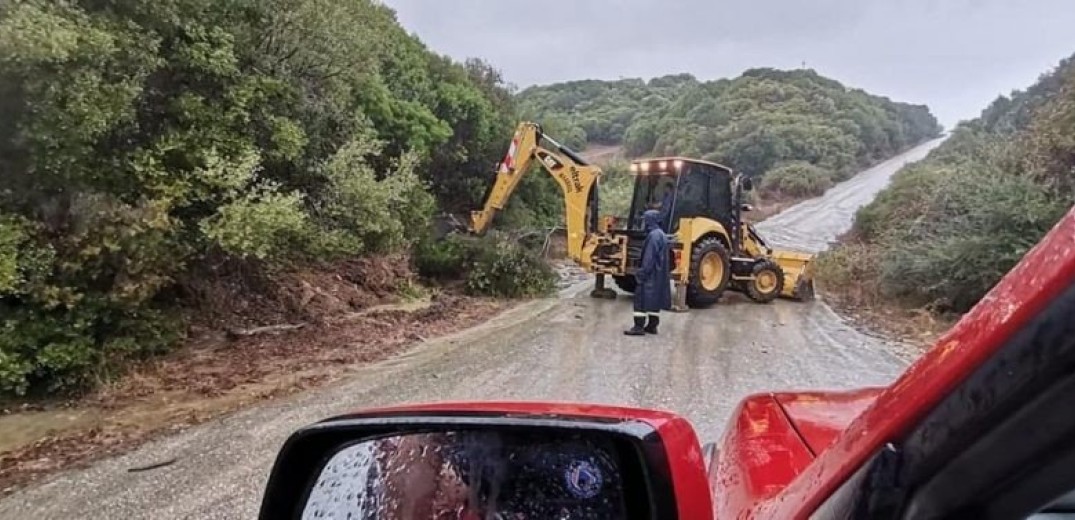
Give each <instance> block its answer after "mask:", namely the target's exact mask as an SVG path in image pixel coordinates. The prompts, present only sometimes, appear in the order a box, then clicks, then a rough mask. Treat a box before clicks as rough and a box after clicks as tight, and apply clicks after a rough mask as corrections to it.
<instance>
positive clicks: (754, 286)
mask: <svg viewBox="0 0 1075 520" xmlns="http://www.w3.org/2000/svg"><path fill="white" fill-rule="evenodd" d="M750 274H751V275H752V276H753V277H754V279H753V280H750V281H748V282H747V291H746V292H747V296H749V297H750V299H751V300H754V301H756V302H758V303H769V302H771V301H773V300H775V299H776V298H777V297H778V296H780V293H781V292H782V291H783V290H784V270H783V269H781V268H780V265H778V264H777V263H776V262H774V261H772V260H762V261H761V262H758V263H757V264H754V268H753V269H751V271H750Z"/></svg>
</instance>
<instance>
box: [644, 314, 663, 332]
mask: <svg viewBox="0 0 1075 520" xmlns="http://www.w3.org/2000/svg"><path fill="white" fill-rule="evenodd" d="M660 324H661V317H660V316H658V315H656V314H650V315H649V323H646V328H645V331H646V334H656V333H657V326H658V325H660Z"/></svg>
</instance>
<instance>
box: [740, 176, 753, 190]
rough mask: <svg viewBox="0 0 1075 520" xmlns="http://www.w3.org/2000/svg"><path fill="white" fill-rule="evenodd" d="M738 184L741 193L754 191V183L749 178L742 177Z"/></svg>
mask: <svg viewBox="0 0 1075 520" xmlns="http://www.w3.org/2000/svg"><path fill="white" fill-rule="evenodd" d="M740 182H741V184H740V185H741V186H742V187H743V191H751V190H753V189H754V181H753V180H751V179H750V177H743V178H742V180H741V181H740Z"/></svg>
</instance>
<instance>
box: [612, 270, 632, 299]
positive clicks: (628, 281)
mask: <svg viewBox="0 0 1075 520" xmlns="http://www.w3.org/2000/svg"><path fill="white" fill-rule="evenodd" d="M612 279H613V280H616V286H617V287H619V288H620V289H623V291H624V292H628V293H631V294H634V292H635V289H638V278H635V276H634V275H633V274H629V275H625V276H613V277H612Z"/></svg>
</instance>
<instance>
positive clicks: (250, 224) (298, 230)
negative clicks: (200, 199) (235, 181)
mask: <svg viewBox="0 0 1075 520" xmlns="http://www.w3.org/2000/svg"><path fill="white" fill-rule="evenodd" d="M201 229H202V232H203V233H205V236H206V237H207V238H209V239H210V240H212V241H214V242H215V243H216V244H217V245H218V246H219V247H220V248H221V249H223V250H224V251H225V252H227V253H229V254H231V255H234V256H236V257H239V258H244V259H247V258H256V259H258V260H270V261H278V260H283V259H285V258H286V255H288V254H291V253H293V252H294V251H295V250H296V249H297V248H296V244H297V243H299V242H301V241H302V240H303V239H304V238H305V237H307V236H309V234H310V233H311V231H310V221H309V219H308V217H307V215H306V213H305V212H304V211H303V209H302V196H301V195H299V194H298V193H277V192H275V191H273V190H272V188H269V187H265V188H263V189H262V190H261V191H259V192H251V193H248V194H246V195H244V196H243V197H242V198H240V199H238V200H235V201H233V202H230V203H227V204H224V205H222V206H220V207H218V208H217V211H216V214H214V215H213V216H212V217H209V218H207V219H205V220H203V221H202V223H201Z"/></svg>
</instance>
